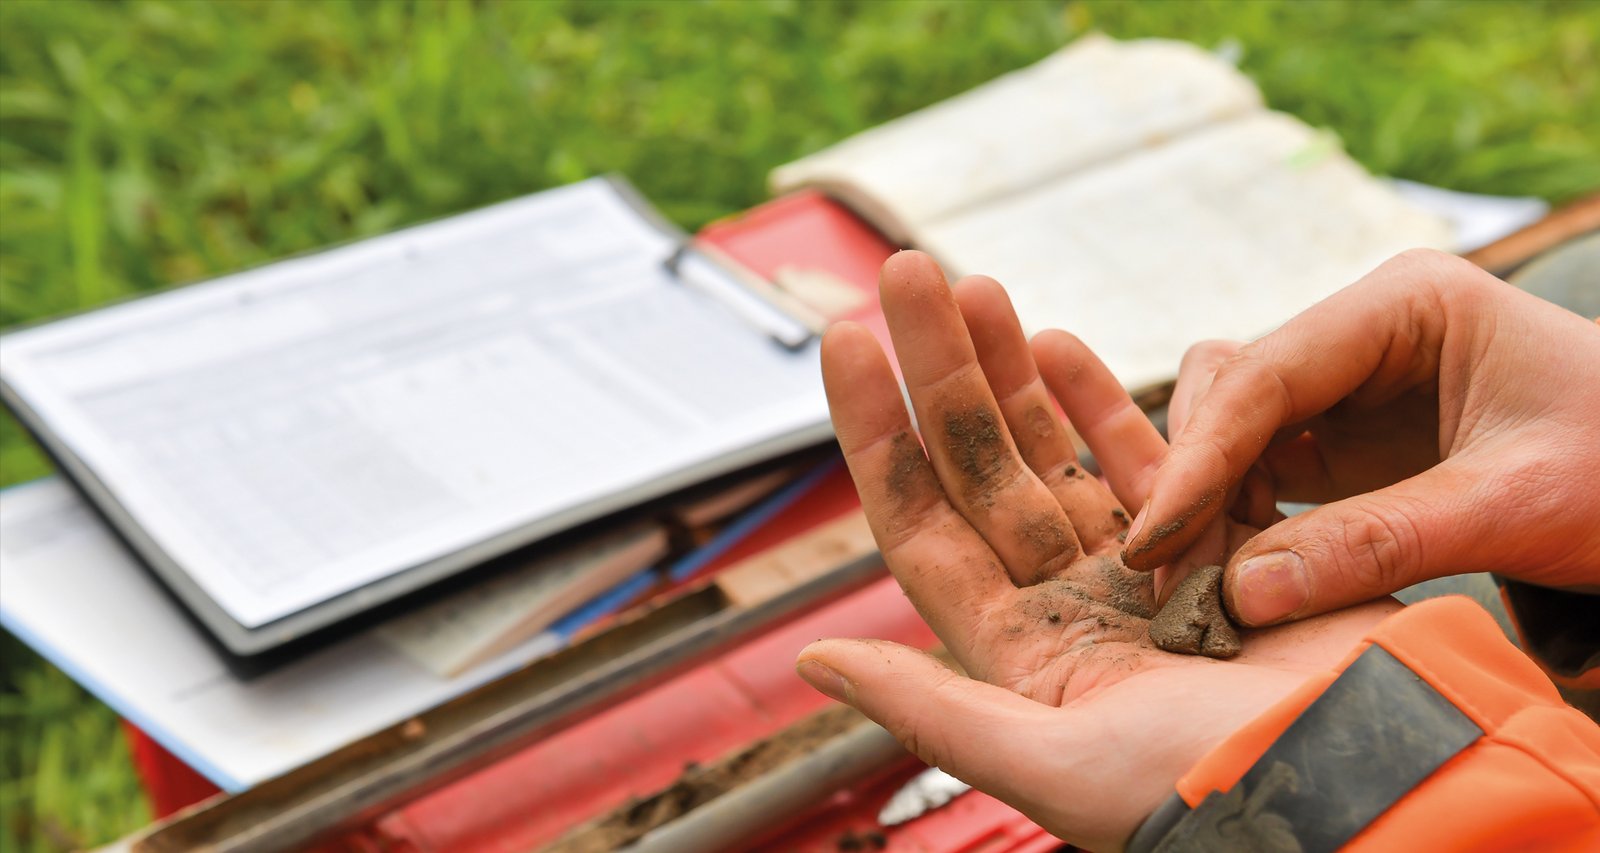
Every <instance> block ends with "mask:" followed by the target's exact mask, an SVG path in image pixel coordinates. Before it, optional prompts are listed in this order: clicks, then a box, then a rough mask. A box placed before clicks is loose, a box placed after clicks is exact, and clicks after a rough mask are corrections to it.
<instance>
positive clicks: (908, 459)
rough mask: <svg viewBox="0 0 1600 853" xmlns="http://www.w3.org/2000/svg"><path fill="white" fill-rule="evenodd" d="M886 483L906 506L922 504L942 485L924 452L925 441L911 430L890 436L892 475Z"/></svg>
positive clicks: (898, 500) (896, 497) (903, 506)
mask: <svg viewBox="0 0 1600 853" xmlns="http://www.w3.org/2000/svg"><path fill="white" fill-rule="evenodd" d="M885 485H887V486H888V487H889V494H890V495H892V496H893V497H894V499H895V503H896V504H897V505H898V506H899V507H901V508H902V509H904V508H906V507H913V506H917V505H919V504H921V503H922V502H924V501H926V500H927V498H928V495H930V494H932V492H933V490H934V489H937V488H938V485H939V481H938V479H937V478H936V477H935V476H934V474H933V468H932V466H930V465H929V464H928V457H927V456H926V455H925V454H924V453H923V452H922V442H920V441H918V440H917V439H916V437H915V436H913V435H912V434H911V433H909V432H902V433H900V434H899V435H896V436H895V437H894V438H892V439H890V444H889V477H888V480H887V482H886V483H885Z"/></svg>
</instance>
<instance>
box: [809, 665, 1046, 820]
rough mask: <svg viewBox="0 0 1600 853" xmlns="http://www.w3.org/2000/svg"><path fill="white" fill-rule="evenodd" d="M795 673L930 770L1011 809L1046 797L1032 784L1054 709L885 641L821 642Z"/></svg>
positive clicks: (1036, 781)
mask: <svg viewBox="0 0 1600 853" xmlns="http://www.w3.org/2000/svg"><path fill="white" fill-rule="evenodd" d="M795 669H796V671H797V672H798V673H799V674H800V677H801V678H804V679H805V680H806V681H807V682H809V683H810V684H811V686H812V687H815V688H817V690H819V691H821V692H822V693H825V694H827V695H828V696H829V697H831V698H833V699H837V700H838V701H840V702H844V703H847V704H849V705H851V706H853V707H854V708H855V709H856V710H858V711H860V712H861V713H863V714H865V715H867V716H868V717H870V718H871V719H872V720H873V721H874V722H876V723H877V724H878V725H880V726H883V727H884V728H885V729H887V730H888V731H889V733H890V734H892V735H894V736H895V737H896V738H897V739H898V740H899V741H900V743H901V744H903V745H904V746H905V748H906V749H907V750H909V751H911V752H912V753H915V754H916V756H917V757H918V758H920V759H922V760H923V761H924V762H926V763H927V764H929V765H931V766H934V767H938V768H941V769H943V770H944V771H945V772H947V773H949V774H950V775H952V776H955V777H957V778H959V779H961V780H962V781H963V782H966V783H967V784H969V785H972V786H973V787H975V788H979V789H981V790H983V791H985V792H987V793H989V794H991V795H993V796H996V797H999V798H1000V799H1002V800H1005V801H1007V802H1010V803H1013V804H1016V803H1018V802H1019V795H1024V794H1025V793H1031V792H1037V791H1040V790H1048V785H1047V784H1046V780H1043V779H1035V778H1033V777H1035V776H1039V775H1040V773H1039V769H1038V768H1039V764H1040V762H1039V761H1038V755H1037V749H1038V740H1037V737H1036V733H1037V732H1038V731H1040V730H1041V728H1042V727H1044V726H1048V725H1051V721H1050V720H1049V718H1048V717H1047V716H1046V715H1047V714H1048V713H1051V712H1054V713H1056V714H1058V715H1059V713H1060V712H1059V711H1055V709H1052V708H1048V707H1046V706H1044V705H1041V704H1039V703H1037V702H1034V701H1033V700H1031V699H1027V698H1025V697H1023V696H1019V695H1018V694H1016V693H1012V692H1011V691H1010V690H1006V689H1005V688H1003V687H996V686H995V685H992V684H986V683H984V682H982V681H976V680H973V679H971V678H967V677H966V676H963V675H959V674H957V673H956V672H955V671H953V670H951V669H950V668H949V667H947V666H945V665H944V664H943V663H941V662H940V661H939V660H938V659H936V658H934V657H933V656H932V655H929V654H926V653H924V652H920V651H917V650H916V649H912V648H908V647H906V646H902V645H899V644H898V643H890V642H886V641H882V640H818V641H817V642H815V643H812V644H811V645H809V646H807V647H806V648H805V649H804V650H802V651H801V652H800V657H799V660H798V661H797V662H796V664H795ZM1055 725H1056V726H1058V727H1059V725H1060V723H1059V721H1058V722H1056V723H1055ZM1030 733H1034V739H1033V740H1032V741H1031V748H1030V746H1029V743H1030V742H1029V741H1028V740H1027V738H1028V736H1029V734H1030ZM1041 786H1042V787H1041Z"/></svg>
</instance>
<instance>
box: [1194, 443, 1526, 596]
mask: <svg viewBox="0 0 1600 853" xmlns="http://www.w3.org/2000/svg"><path fill="white" fill-rule="evenodd" d="M1490 479H1492V478H1489V477H1486V476H1485V475H1484V473H1483V472H1478V471H1474V470H1472V469H1471V468H1470V467H1469V466H1467V465H1465V464H1463V463H1459V462H1454V461H1447V462H1445V463H1443V464H1441V465H1439V466H1437V467H1434V468H1432V469H1429V470H1428V471H1426V472H1424V473H1422V474H1419V475H1417V476H1415V477H1412V478H1410V479H1407V480H1403V481H1401V482H1399V483H1396V484H1395V485H1393V486H1390V487H1388V488H1385V489H1380V490H1378V491H1376V492H1370V493H1367V494H1364V495H1360V496H1357V497H1353V498H1348V499H1346V500H1342V501H1338V502H1336V503H1331V504H1326V505H1324V506H1321V507H1318V508H1316V509H1313V510H1310V511H1308V512H1305V513H1303V514H1301V515H1297V516H1295V517H1293V518H1289V519H1285V520H1283V521H1280V522H1278V523H1277V524H1275V525H1273V526H1271V527H1269V528H1267V529H1266V530H1263V531H1262V532H1261V533H1259V534H1257V535H1256V536H1255V537H1254V538H1252V539H1251V540H1250V541H1248V542H1246V543H1245V544H1244V546H1243V547H1241V548H1240V549H1239V551H1238V553H1236V554H1235V555H1234V556H1233V558H1232V559H1230V560H1229V563H1228V567H1227V572H1226V574H1225V575H1224V580H1223V591H1224V599H1225V600H1226V602H1227V604H1228V609H1229V611H1231V612H1232V614H1233V616H1234V618H1235V619H1237V620H1238V621H1239V622H1240V623H1242V624H1244V625H1271V624H1276V623H1279V622H1286V621H1291V620H1294V619H1299V618H1302V617H1305V616H1309V615H1312V614H1315V613H1324V612H1327V611H1329V610H1336V609H1338V608H1341V607H1345V606H1348V605H1351V604H1356V603H1358V602H1362V601H1368V600H1370V599H1373V598H1377V597H1379V596H1382V595H1387V594H1389V593H1393V592H1396V591H1398V590H1401V589H1404V588H1405V587H1408V586H1411V585H1412V584H1415V583H1420V582H1422V581H1425V580H1431V579H1433V578H1436V577H1443V576H1445V575H1451V574H1457V573H1461V572H1473V571H1488V570H1492V569H1495V568H1498V566H1496V565H1494V564H1493V563H1494V562H1495V561H1496V555H1497V553H1498V554H1500V555H1503V554H1504V553H1506V552H1505V551H1497V549H1496V548H1495V547H1494V546H1493V545H1492V544H1491V543H1493V542H1495V541H1496V540H1498V539H1500V538H1502V537H1504V536H1506V535H1508V533H1507V531H1508V530H1513V529H1516V527H1517V525H1516V523H1515V519H1514V517H1513V513H1505V514H1499V513H1494V512H1486V511H1485V507H1486V506H1488V507H1493V506H1494V503H1495V501H1494V498H1493V496H1491V495H1486V494H1484V490H1483V483H1484V482H1485V481H1487V480H1490ZM1510 535H1514V534H1510Z"/></svg>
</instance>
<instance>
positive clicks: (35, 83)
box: [0, 0, 1600, 851]
mask: <svg viewBox="0 0 1600 853" xmlns="http://www.w3.org/2000/svg"><path fill="white" fill-rule="evenodd" d="M1097 29H1098V30H1102V31H1105V32H1108V33H1110V34H1111V35H1114V36H1120V37H1137V36H1165V37H1173V38H1183V39H1189V40H1192V41H1195V42H1197V43H1199V44H1201V45H1203V46H1206V47H1214V46H1217V45H1219V44H1224V43H1234V44H1237V45H1238V46H1239V47H1241V48H1242V49H1243V61H1242V65H1243V67H1244V69H1245V70H1246V71H1248V72H1249V73H1250V74H1251V75H1252V76H1253V77H1254V78H1255V79H1256V80H1257V81H1258V82H1259V83H1260V85H1261V86H1262V88H1263V89H1264V90H1265V92H1266V95H1267V99H1268V101H1269V102H1270V103H1271V104H1272V105H1273V106H1274V107H1276V108H1279V109H1283V110H1287V111H1289V112H1292V113H1295V114H1297V115H1299V116H1301V117H1302V118H1304V119H1306V120H1307V121H1309V122H1311V123H1313V124H1316V125H1322V126H1326V127H1328V128H1331V129H1333V130H1334V131H1336V132H1337V133H1338V134H1339V135H1340V136H1341V137H1342V138H1343V140H1344V142H1345V144H1346V146H1347V147H1348V148H1349V150H1350V151H1351V152H1352V153H1353V154H1354V155H1355V156H1356V157H1357V158H1358V159H1360V160H1361V161H1362V162H1363V163H1365V164H1366V165H1367V166H1368V167H1369V168H1371V169H1372V170H1374V171H1376V172H1379V173H1383V174H1392V175H1398V176H1403V177H1407V178H1412V179H1416V180H1420V181H1425V182H1429V183H1433V184H1438V185H1441V186H1446V187H1451V188H1455V189H1462V190H1470V191H1476V192H1487V193H1507V194H1532V195H1540V196H1544V197H1546V198H1548V199H1551V200H1552V201H1556V202H1560V201H1562V200H1565V199H1568V198H1571V197H1573V196H1574V195H1576V194H1578V193H1580V192H1582V191H1584V190H1586V189H1592V188H1594V187H1597V186H1600V148H1597V145H1600V5H1597V4H1595V3H1583V2H1565V3H1558V2H1540V3H1503V4H1502V3H1492V2H1476V3H1449V2H1410V3H1384V4H1378V3H1365V2H1359V0H1356V2H1302V3H1291V4H1283V3H1277V2H1253V3H1244V2H1237V3H1225V2H1166V3H1125V2H991V3H956V2H916V3H896V2H878V3H872V2H858V3H801V2H781V0H780V1H779V2H746V3H732V2H694V3H690V2H683V3H666V2H661V3H631V4H606V3H566V2H466V1H465V0H462V2H418V3H411V2H394V3H379V2H343V3H341V2H330V3H300V2H290V0H278V2H249V3H246V2H236V3H225V2H209V3H204V2H120V3H86V2H42V1H38V2H30V0H6V2H3V3H0V326H10V325H13V324H16V323H21V322H26V321H29V320H34V319H36V318H41V317H48V316H51V315H55V314H60V313H63V312H68V311H72V310H75V309H79V308H83V307H86V306H91V305H96V304H99V303H103V302H106V301H108V300H113V299H118V298H121V297H125V296H127V295H130V294H134V293H139V292H143V291H148V290H151V289H155V288H159V287H163V286H167V285H170V284H174V283H181V282H187V281H192V280H195V279H199V278H203V277H206V276H209V275H213V274H216V273H222V272H227V271H230V270H234V269H237V268H239V267H245V266H250V265H252V264H258V263H261V262H263V261H267V260H270V259H273V258H276V257H280V256H282V255H287V254H290V253H294V252H299V251H303V250H306V249H311V248H315V247H318V246H322V245H324V244H328V243H333V242H338V241H343V240H349V239H353V238H357V237H361V236H364V235H369V234H375V233H378V232H381V231H384V230H387V229H392V228H395V227H397V226H401V225H404V224H407V223H411V222H416V221H418V220H423V219H427V218H430V217H436V216H440V215H443V214H447V213H451V212H454V211H459V210H464V209H467V208H471V207H475V206H478V205H483V204H486V203H489V202H493V201H497V200H500V199H504V198H508V197H511V196H516V195H520V194H523V193H527V192H531V191H534V190H538V189H541V188H544V187H549V186H552V185H556V184H561V183H565V182H568V181H573V180H577V179H579V178H583V177H587V176H589V175H593V174H597V173H602V172H607V171H613V170H615V171H620V172H623V173H625V174H627V175H628V176H629V177H630V178H632V179H633V180H634V182H635V183H636V184H637V185H638V186H639V187H640V188H641V189H642V190H643V191H644V193H645V194H646V195H647V196H649V197H650V198H651V199H652V200H654V201H655V202H656V203H657V204H659V205H660V207H661V208H662V209H663V210H664V211H665V212H666V214H667V215H668V216H670V217H671V218H673V219H675V220H676V221H677V222H678V223H679V224H681V225H683V226H685V227H688V228H694V227H696V226H699V225H701V224H703V223H705V222H707V221H708V220H711V219H713V218H716V217H718V216H723V215H726V214H730V213H733V212H735V211H738V210H740V209H742V208H744V207H747V206H749V205H751V204H754V203H756V202H759V201H761V200H762V199H763V197H764V195H765V192H764V185H763V181H764V178H765V175H766V172H767V170H769V169H770V168H772V167H773V166H776V165H778V164H780V163H783V162H786V161H788V160H790V159H792V158H794V157H797V156H799V155H802V154H805V153H807V152H810V151H813V150H815V149H817V148H820V147H822V146H824V145H826V144H828V143H830V142H832V141H834V140H837V139H839V138H841V137H843V136H845V135H847V134H849V133H852V132H854V131H857V130H860V129H862V128H865V127H869V126H871V125H874V124H877V123H879V122H882V121H884V120H887V119H889V118H892V117H894V116H897V115H900V114H902V113H904V112H907V111H909V110H912V109H915V108H917V107H921V106H923V105H925V104H928V103H931V102H934V101H937V100H939V99H942V98H945V97H947V96H949V95H952V94H955V93H957V92H960V91H962V90H964V89H967V88H969V87H971V86H973V85H975V84H977V83H980V82H982V81H984V80H987V79H989V78H991V77H994V76H996V75H998V74H1000V73H1002V72H1004V71H1007V70H1010V69H1012V68H1016V67H1018V66H1021V65H1023V64H1026V63H1028V62H1032V61H1034V60H1036V59H1038V58H1040V57H1042V56H1043V55H1045V54H1046V53H1048V52H1050V51H1051V50H1054V49H1055V48H1057V47H1059V46H1060V45H1062V44H1064V43H1065V42H1067V41H1070V40H1071V39H1072V38H1074V37H1076V36H1078V35H1080V34H1082V33H1084V32H1087V31H1091V30H1097ZM47 472H48V468H47V466H46V464H45V462H44V461H43V460H42V459H41V458H40V456H39V455H38V454H37V452H36V451H35V450H34V448H33V447H32V445H31V444H30V443H29V442H28V441H27V439H26V438H25V437H24V436H23V435H22V434H21V432H20V430H19V429H18V427H17V425H16V424H15V422H13V421H12V420H11V419H10V418H9V417H6V416H0V483H3V484H12V483H16V482H19V481H23V480H27V479H31V478H33V477H37V476H41V475H43V474H45V473H47ZM0 584H3V574H0ZM0 594H3V589H0ZM0 667H3V674H0V726H3V731H0V812H3V819H0V848H3V849H5V850H8V851H23V850H54V849H65V848H71V847H76V846H83V845H89V844H94V843H98V842H103V841H106V840H109V839H112V838H114V837H116V836H118V835H120V834H122V833H125V832H127V831H129V830H132V829H133V828H135V827H137V826H138V825H140V824H141V823H142V822H143V821H144V820H145V819H146V818H147V814H146V807H145V805H144V802H143V799H142V797H141V794H140V791H139V788H138V785H137V782H136V781H135V779H134V777H133V775H132V769H131V765H130V764H129V761H128V758H127V756H126V751H125V749H124V747H123V745H122V742H121V735H120V732H119V731H118V729H117V727H116V720H115V716H114V715H113V714H112V713H111V712H110V711H109V709H107V708H105V707H104V706H102V705H100V704H99V703H98V702H96V701H95V700H94V699H92V698H91V697H89V696H88V695H87V694H86V693H84V692H83V691H82V690H81V689H79V688H78V687H77V686H75V685H74V684H72V683H71V682H70V681H69V680H68V679H67V678H66V677H65V676H63V675H62V674H61V673H60V672H59V671H57V670H56V669H54V668H53V667H51V666H50V665H49V664H47V663H45V662H44V661H42V660H41V659H39V658H38V657H36V656H35V655H33V653H32V652H30V651H28V650H27V649H26V648H24V647H23V646H22V645H21V644H20V643H18V642H17V641H15V640H14V639H12V638H11V637H9V636H5V637H0Z"/></svg>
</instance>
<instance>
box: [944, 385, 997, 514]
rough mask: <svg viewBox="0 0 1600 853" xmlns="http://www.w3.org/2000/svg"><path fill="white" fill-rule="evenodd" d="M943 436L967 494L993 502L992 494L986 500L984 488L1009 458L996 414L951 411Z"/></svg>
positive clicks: (982, 411)
mask: <svg viewBox="0 0 1600 853" xmlns="http://www.w3.org/2000/svg"><path fill="white" fill-rule="evenodd" d="M944 437H945V441H946V444H947V445H948V449H949V452H950V458H951V459H952V461H954V462H955V464H956V470H958V471H960V472H961V480H962V484H963V485H964V487H965V491H966V492H967V497H968V498H969V499H972V500H974V502H984V503H985V504H986V505H987V504H992V503H993V498H992V497H989V498H987V500H986V501H983V497H984V493H985V489H984V487H985V485H986V484H987V483H988V482H989V481H990V480H991V479H993V478H994V476H995V474H997V473H999V471H1000V467H1001V465H1002V464H1004V461H1005V457H1006V442H1005V438H1004V437H1003V435H1002V434H1001V432H1000V422H999V420H998V419H997V418H995V415H994V413H993V412H991V411H989V410H988V409H986V408H975V409H968V410H966V411H964V412H951V413H950V414H948V415H946V416H945V419H944Z"/></svg>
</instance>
